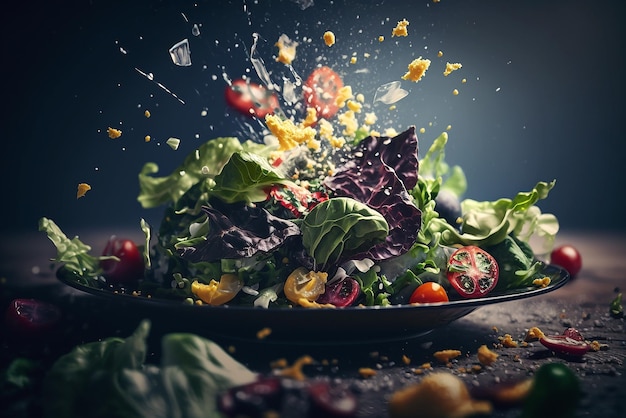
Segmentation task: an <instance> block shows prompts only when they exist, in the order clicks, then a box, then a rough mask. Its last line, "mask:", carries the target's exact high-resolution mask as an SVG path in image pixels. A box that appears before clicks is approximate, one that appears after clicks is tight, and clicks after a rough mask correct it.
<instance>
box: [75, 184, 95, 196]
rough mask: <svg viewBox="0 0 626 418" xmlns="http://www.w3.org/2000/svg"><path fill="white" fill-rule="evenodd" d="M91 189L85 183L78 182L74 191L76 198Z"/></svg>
mask: <svg viewBox="0 0 626 418" xmlns="http://www.w3.org/2000/svg"><path fill="white" fill-rule="evenodd" d="M89 190H91V186H90V185H89V184H87V183H78V190H77V191H76V199H79V198H81V197H83V196H85V194H86V193H87V192H88V191H89Z"/></svg>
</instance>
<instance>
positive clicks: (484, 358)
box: [477, 344, 498, 366]
mask: <svg viewBox="0 0 626 418" xmlns="http://www.w3.org/2000/svg"><path fill="white" fill-rule="evenodd" d="M477 354H478V361H479V362H480V364H482V365H483V366H490V365H492V364H493V363H495V362H496V360H497V359H498V354H496V353H494V352H493V351H491V350H490V349H489V348H487V346H486V345H485V344H483V345H481V346H480V347H478V353H477Z"/></svg>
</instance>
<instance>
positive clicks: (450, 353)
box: [433, 350, 461, 363]
mask: <svg viewBox="0 0 626 418" xmlns="http://www.w3.org/2000/svg"><path fill="white" fill-rule="evenodd" d="M460 355H461V352H460V351H459V350H441V351H437V352H435V353H434V354H433V357H435V358H436V359H437V360H439V361H440V362H442V363H447V362H449V361H450V360H452V359H453V358H457V357H458V356H460Z"/></svg>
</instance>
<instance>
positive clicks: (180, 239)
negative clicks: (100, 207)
mask: <svg viewBox="0 0 626 418" xmlns="http://www.w3.org/2000/svg"><path fill="white" fill-rule="evenodd" d="M271 117H274V118H277V117H278V116H276V115H269V116H267V117H266V120H268V121H269V120H270V118H271ZM284 120H287V119H284ZM447 140H448V135H447V133H445V132H444V133H442V134H441V135H440V136H439V137H438V138H436V139H435V141H434V142H433V143H432V145H431V146H430V148H429V149H428V150H427V152H426V153H425V154H424V155H423V156H422V157H421V158H418V139H417V135H416V132H415V128H414V127H413V126H411V127H409V128H408V129H406V130H404V131H403V132H401V133H399V134H397V135H395V136H385V135H377V134H371V133H367V132H364V131H359V132H356V133H355V135H354V136H352V137H350V138H348V139H347V140H346V142H345V144H344V145H343V146H342V147H340V148H334V149H321V148H320V149H319V150H317V151H315V150H312V149H311V148H309V147H306V146H305V145H300V144H297V145H296V146H293V147H292V148H290V149H286V150H281V144H280V143H276V144H274V145H264V144H257V143H253V142H250V141H247V142H241V141H240V140H239V139H237V138H234V137H224V138H216V139H213V140H211V141H208V142H206V143H204V144H203V145H202V146H201V147H199V148H198V149H197V150H196V151H195V152H193V153H192V154H190V155H188V156H187V157H186V158H185V159H184V161H183V162H182V164H181V165H180V166H179V167H178V168H177V169H175V170H174V171H173V172H172V173H171V174H169V175H166V176H156V175H155V174H156V173H157V171H158V167H157V166H156V165H155V164H154V163H146V164H145V165H144V167H143V169H142V171H141V172H140V173H139V183H140V194H139V196H138V200H139V202H140V203H141V204H142V206H143V207H144V208H155V207H160V206H163V207H164V208H165V209H164V216H163V220H162V222H161V224H160V225H158V226H152V225H148V224H147V222H146V221H145V220H143V219H142V221H141V228H142V229H143V230H144V232H145V236H146V241H145V243H143V244H142V245H140V246H139V248H140V249H141V250H142V253H143V254H142V259H143V260H142V261H143V263H144V264H143V268H142V269H141V270H139V273H140V274H137V271H138V270H137V269H134V270H132V269H131V271H135V273H134V274H132V275H130V276H129V277H126V278H122V279H120V278H115V279H112V278H107V276H108V275H107V269H108V270H111V267H110V264H111V263H122V261H123V260H121V258H120V257H118V256H117V255H116V254H115V253H114V252H113V253H112V252H111V250H110V249H109V251H108V254H107V251H105V254H104V255H101V256H95V255H92V254H90V251H91V247H90V246H89V245H87V244H85V243H82V242H80V240H79V239H78V238H74V239H68V238H67V237H66V236H65V235H64V234H63V232H62V231H61V229H60V228H59V227H58V226H57V225H56V224H55V223H54V221H52V220H50V219H47V218H42V219H41V221H40V230H42V231H44V232H45V233H46V234H47V235H48V237H49V238H50V239H51V240H52V241H53V242H54V244H55V245H56V247H57V249H58V255H57V257H56V259H55V260H56V261H57V262H60V263H63V264H64V266H63V268H62V270H63V271H64V274H70V275H72V276H73V277H74V278H75V280H78V281H80V282H81V283H82V284H84V285H87V286H92V287H99V288H105V289H106V288H108V289H111V290H115V291H120V290H121V291H126V292H133V293H134V294H136V295H138V296H144V297H145V296H148V297H157V298H174V299H180V300H181V303H182V302H184V303H194V304H209V305H223V304H230V305H244V306H255V307H263V308H276V307H286V306H299V307H306V308H311V307H316V308H320V307H323V308H327V307H347V306H359V305H364V306H373V305H381V306H388V305H391V304H397V303H409V299H410V296H412V294H413V293H415V292H417V289H418V288H419V287H420V285H422V284H424V283H427V282H434V283H437V284H438V285H440V287H441V288H443V290H444V292H445V294H446V296H447V299H449V300H453V299H460V298H474V297H484V296H486V295H488V294H492V292H494V293H493V294H496V293H502V292H507V291H520V290H525V289H529V288H533V287H536V286H545V285H546V283H545V281H542V278H543V276H542V274H541V271H542V267H543V265H544V264H543V262H542V261H540V260H539V259H538V258H537V255H536V254H535V250H533V248H532V247H531V244H530V243H531V238H533V237H539V238H541V240H542V246H543V248H544V251H546V252H547V251H549V249H550V248H551V246H552V243H553V240H554V237H555V234H556V232H557V230H558V221H557V219H556V217H555V216H554V215H552V214H544V213H541V211H540V209H539V208H538V207H537V206H536V203H537V202H538V201H539V200H540V199H544V198H546V197H547V196H548V193H549V191H550V190H551V189H552V188H553V187H554V185H555V181H552V182H538V183H537V184H536V185H535V186H534V187H532V188H531V189H530V190H529V191H526V192H520V193H517V194H516V195H515V196H513V197H512V198H502V199H498V200H496V201H483V202H479V201H474V200H471V199H461V196H462V195H463V193H464V192H465V189H466V181H465V176H464V174H463V170H462V169H461V168H460V167H458V166H454V167H450V166H449V165H448V164H447V163H446V161H445V158H444V157H445V146H446V143H447ZM443 198H445V199H446V200H447V202H446V200H444V199H443ZM455 205H457V206H458V207H457V208H455V207H454V206H455ZM153 235H154V239H152V236H153ZM124 254H126V253H124ZM118 255H120V254H118ZM123 257H124V256H122V258H123ZM107 265H108V267H107ZM109 277H112V276H109ZM422 288H423V287H422ZM413 299H414V300H420V301H422V303H424V302H429V299H428V297H421V298H417V299H416V298H415V297H414V298H413ZM433 301H434V302H436V301H440V300H433Z"/></svg>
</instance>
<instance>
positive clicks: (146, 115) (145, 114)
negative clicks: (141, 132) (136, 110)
mask: <svg viewBox="0 0 626 418" xmlns="http://www.w3.org/2000/svg"><path fill="white" fill-rule="evenodd" d="M143 115H144V116H145V117H147V118H149V117H150V116H151V114H150V111H149V110H146V111H145V112H143Z"/></svg>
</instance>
